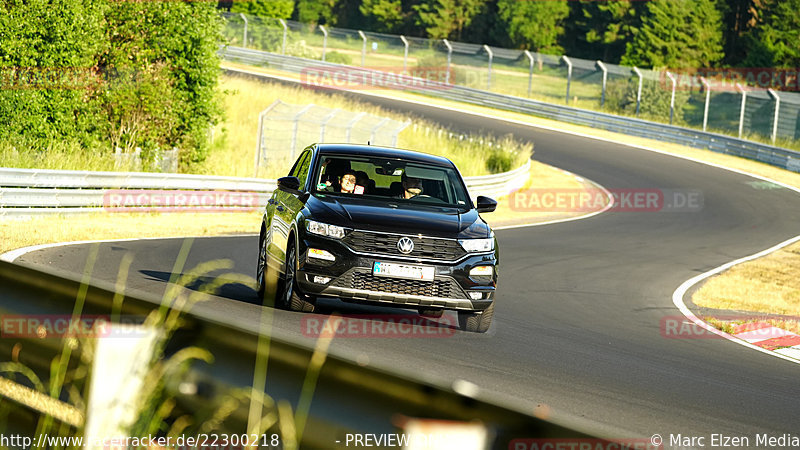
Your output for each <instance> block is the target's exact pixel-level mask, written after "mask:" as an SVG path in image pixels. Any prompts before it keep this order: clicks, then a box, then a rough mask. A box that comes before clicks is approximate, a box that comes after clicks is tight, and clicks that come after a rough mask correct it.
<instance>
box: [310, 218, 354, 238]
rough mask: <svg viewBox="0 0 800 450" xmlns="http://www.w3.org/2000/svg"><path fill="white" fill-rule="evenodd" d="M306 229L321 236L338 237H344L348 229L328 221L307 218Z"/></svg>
mask: <svg viewBox="0 0 800 450" xmlns="http://www.w3.org/2000/svg"><path fill="white" fill-rule="evenodd" d="M306 230H308V232H309V233H313V234H318V235H320V236H328V237H332V238H336V239H341V238H343V237H344V235H345V232H346V230H345V229H344V228H342V227H337V226H336V225H328V224H327V223H322V222H317V221H314V220H306Z"/></svg>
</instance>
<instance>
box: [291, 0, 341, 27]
mask: <svg viewBox="0 0 800 450" xmlns="http://www.w3.org/2000/svg"><path fill="white" fill-rule="evenodd" d="M336 3H337V1H336V0H298V2H297V20H299V21H300V22H307V23H321V24H323V25H335V24H336V15H335V14H334V7H335V6H336Z"/></svg>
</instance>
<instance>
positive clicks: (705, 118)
mask: <svg viewBox="0 0 800 450" xmlns="http://www.w3.org/2000/svg"><path fill="white" fill-rule="evenodd" d="M700 81H701V82H702V83H703V87H704V88H705V90H706V106H705V108H704V109H703V131H706V128H708V104H709V103H711V85H710V84H708V80H706V79H705V77H700Z"/></svg>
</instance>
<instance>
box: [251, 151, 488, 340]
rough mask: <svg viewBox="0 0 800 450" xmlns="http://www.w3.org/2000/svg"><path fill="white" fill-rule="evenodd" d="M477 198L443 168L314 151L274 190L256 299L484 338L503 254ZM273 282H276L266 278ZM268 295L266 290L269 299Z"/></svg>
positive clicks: (391, 155)
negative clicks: (445, 321)
mask: <svg viewBox="0 0 800 450" xmlns="http://www.w3.org/2000/svg"><path fill="white" fill-rule="evenodd" d="M496 206H497V202H495V201H494V200H492V199H490V198H488V197H482V196H481V197H478V198H477V207H476V206H474V205H473V203H472V201H471V200H470V197H469V194H468V193H467V187H466V185H465V184H464V180H463V179H462V178H461V175H460V174H459V172H458V169H456V167H455V165H454V164H453V163H452V162H451V161H450V160H448V159H446V158H442V157H438V156H431V155H427V154H423V153H417V152H412V151H406V150H399V149H394V148H382V147H375V146H365V145H346V144H316V145H312V146H310V147H308V148H306V149H305V150H304V151H303V153H302V154H301V155H300V157H299V158H298V159H297V162H295V164H294V167H292V170H291V172H290V174H289V176H286V177H283V178H280V179H279V180H278V188H277V189H276V190H275V192H274V193H273V194H272V197H271V198H270V199H269V201H268V205H267V207H266V210H265V211H264V220H263V223H262V226H261V235H260V239H259V258H258V270H257V279H258V283H259V294H260V295H261V296H263V295H264V293H265V292H267V289H266V285H267V280H274V282H275V283H276V286H275V287H274V289H276V290H275V292H276V293H277V294H276V297H275V305H276V306H278V307H281V308H286V309H290V310H294V311H307V312H311V311H314V306H315V302H316V298H317V297H321V296H326V297H338V298H340V299H342V300H343V301H349V302H360V303H369V304H377V305H385V306H394V307H400V308H415V309H417V310H419V312H420V313H421V314H423V315H427V316H433V317H439V316H441V315H442V312H443V311H444V310H445V309H451V310H456V311H457V312H458V322H459V326H460V328H462V329H464V330H468V331H477V332H485V331H486V330H488V329H489V325H490V324H491V321H492V315H493V312H494V293H495V289H496V287H497V264H498V260H499V252H498V249H497V242H496V239H495V237H494V233H493V232H492V229H491V228H490V227H489V225H488V224H486V222H484V220H483V219H482V218H481V217H480V215H479V214H478V213H482V212H491V211H494V209H495V207H496ZM270 275H272V276H270ZM269 292H272V289H270V290H269Z"/></svg>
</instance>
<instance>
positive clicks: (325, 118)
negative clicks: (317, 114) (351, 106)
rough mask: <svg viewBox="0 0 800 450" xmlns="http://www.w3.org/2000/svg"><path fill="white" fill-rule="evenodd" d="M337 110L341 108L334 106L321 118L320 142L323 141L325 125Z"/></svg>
mask: <svg viewBox="0 0 800 450" xmlns="http://www.w3.org/2000/svg"><path fill="white" fill-rule="evenodd" d="M339 111H341V109H339V108H336V109H334V110H333V111H331V113H330V114H328V115H327V116H325V117H323V118H322V123H320V125H319V142H320V143H322V142H325V126H326V125H328V122H330V121H331V119H333V117H334V116H335V115H336V114H337V113H338V112H339Z"/></svg>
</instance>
